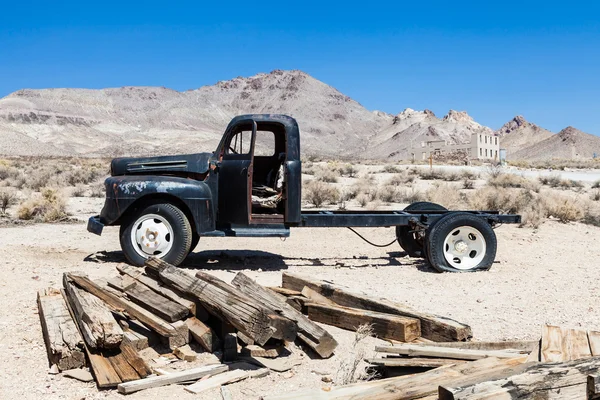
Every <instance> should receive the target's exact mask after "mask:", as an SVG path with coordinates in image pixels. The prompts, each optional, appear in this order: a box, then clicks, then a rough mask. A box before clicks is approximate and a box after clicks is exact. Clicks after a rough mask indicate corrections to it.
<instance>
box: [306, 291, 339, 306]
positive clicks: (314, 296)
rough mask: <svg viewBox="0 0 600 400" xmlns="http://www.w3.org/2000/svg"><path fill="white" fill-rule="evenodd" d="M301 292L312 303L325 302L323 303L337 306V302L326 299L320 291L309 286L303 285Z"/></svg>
mask: <svg viewBox="0 0 600 400" xmlns="http://www.w3.org/2000/svg"><path fill="white" fill-rule="evenodd" d="M301 293H302V296H304V297H306V298H307V299H309V300H310V301H311V302H313V303H320V304H325V305H329V306H339V304H337V303H336V302H335V301H333V300H331V299H328V298H327V297H325V296H323V295H322V294H321V293H319V292H317V291H316V290H313V289H311V288H309V287H308V286H304V287H303V288H302V292H301Z"/></svg>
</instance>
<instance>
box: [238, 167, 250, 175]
mask: <svg viewBox="0 0 600 400" xmlns="http://www.w3.org/2000/svg"><path fill="white" fill-rule="evenodd" d="M243 174H248V167H244V168H242V171H241V172H240V175H243Z"/></svg>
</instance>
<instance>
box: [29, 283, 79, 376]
mask: <svg viewBox="0 0 600 400" xmlns="http://www.w3.org/2000/svg"><path fill="white" fill-rule="evenodd" d="M37 304H38V314H39V316H40V322H41V324H42V334H43V336H44V343H45V344H46V351H47V353H48V361H49V362H50V364H51V365H52V364H54V365H56V366H58V369H59V370H60V371H65V370H69V369H75V368H81V367H83V366H84V365H85V354H84V350H83V338H82V337H81V335H80V334H79V331H78V330H77V327H76V326H75V322H74V321H73V319H72V318H71V314H69V310H68V308H67V304H66V303H65V299H64V298H63V296H62V294H61V293H60V290H58V289H53V288H48V289H46V290H40V291H39V292H38V294H37Z"/></svg>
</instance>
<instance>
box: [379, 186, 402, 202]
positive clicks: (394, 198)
mask: <svg viewBox="0 0 600 400" xmlns="http://www.w3.org/2000/svg"><path fill="white" fill-rule="evenodd" d="M398 192H399V190H398V188H396V186H391V185H386V186H383V187H382V188H381V189H379V191H378V193H377V197H378V198H379V200H381V201H383V202H384V203H397V202H398Z"/></svg>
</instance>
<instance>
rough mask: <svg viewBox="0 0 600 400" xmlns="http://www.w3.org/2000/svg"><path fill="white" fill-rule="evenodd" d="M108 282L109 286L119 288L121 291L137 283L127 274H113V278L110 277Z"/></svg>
mask: <svg viewBox="0 0 600 400" xmlns="http://www.w3.org/2000/svg"><path fill="white" fill-rule="evenodd" d="M106 283H107V284H108V286H110V287H112V288H114V289H117V290H118V291H120V292H125V291H126V290H128V289H131V288H132V287H134V286H135V285H136V284H137V282H136V280H135V279H133V278H132V277H130V276H126V275H125V276H122V275H119V276H113V277H112V278H109V279H108V280H107V281H106Z"/></svg>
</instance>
